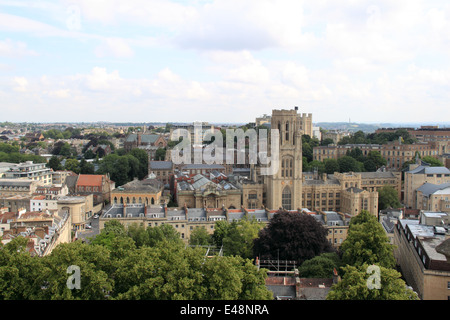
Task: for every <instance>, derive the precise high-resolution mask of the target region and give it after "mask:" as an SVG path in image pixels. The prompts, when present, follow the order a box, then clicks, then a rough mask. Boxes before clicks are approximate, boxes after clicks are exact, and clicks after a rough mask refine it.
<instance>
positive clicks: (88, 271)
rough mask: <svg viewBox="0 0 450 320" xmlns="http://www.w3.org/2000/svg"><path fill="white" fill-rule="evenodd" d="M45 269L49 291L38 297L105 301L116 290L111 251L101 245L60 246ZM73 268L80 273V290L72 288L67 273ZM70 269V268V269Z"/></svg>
mask: <svg viewBox="0 0 450 320" xmlns="http://www.w3.org/2000/svg"><path fill="white" fill-rule="evenodd" d="M43 260H44V261H43V264H44V268H43V269H42V270H41V272H42V273H43V275H42V276H41V279H42V280H43V281H44V284H45V289H44V290H41V293H40V294H39V295H38V296H37V297H36V298H39V299H45V300H50V299H53V300H73V299H75V300H104V299H105V296H106V294H107V293H108V292H109V291H111V290H112V288H113V279H112V278H111V277H109V271H110V268H111V266H110V258H109V250H108V249H107V248H105V247H103V246H99V245H88V244H86V243H82V242H81V241H79V240H78V241H75V242H71V243H62V244H59V245H58V246H57V247H56V248H55V249H54V250H53V251H52V253H51V254H50V255H49V256H45V257H44V259H43ZM70 266H76V267H78V268H79V271H80V287H79V288H73V289H71V288H69V287H68V286H67V280H68V278H69V275H68V273H67V271H68V268H69V267H70ZM69 270H70V269H69Z"/></svg>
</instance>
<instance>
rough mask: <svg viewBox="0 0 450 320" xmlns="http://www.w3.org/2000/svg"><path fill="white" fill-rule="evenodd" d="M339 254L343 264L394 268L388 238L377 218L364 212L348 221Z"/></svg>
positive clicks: (391, 249) (392, 254)
mask: <svg viewBox="0 0 450 320" xmlns="http://www.w3.org/2000/svg"><path fill="white" fill-rule="evenodd" d="M341 252H342V262H343V264H348V265H352V266H361V265H363V264H377V265H380V266H383V267H386V268H393V267H394V266H395V259H394V253H393V246H392V245H391V244H390V243H389V238H388V237H387V236H386V233H385V232H384V229H383V227H382V226H381V224H380V223H379V222H378V221H377V218H376V217H375V216H374V215H371V214H370V213H369V212H368V211H366V210H362V211H361V213H360V214H359V215H358V216H356V217H354V218H352V219H351V220H350V225H349V228H348V233H347V238H346V239H345V240H344V241H343V242H342V245H341Z"/></svg>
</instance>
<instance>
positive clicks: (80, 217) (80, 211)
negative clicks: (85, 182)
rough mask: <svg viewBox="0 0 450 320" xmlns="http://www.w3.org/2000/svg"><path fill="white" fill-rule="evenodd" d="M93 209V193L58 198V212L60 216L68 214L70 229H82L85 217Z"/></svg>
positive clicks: (87, 216) (88, 216)
mask: <svg viewBox="0 0 450 320" xmlns="http://www.w3.org/2000/svg"><path fill="white" fill-rule="evenodd" d="M93 211H94V199H93V195H87V196H64V197H60V198H58V214H59V215H60V216H65V215H66V214H68V215H69V217H70V221H71V223H72V229H73V230H75V231H83V230H84V229H85V225H86V222H87V219H88V218H90V217H91V216H92V214H93Z"/></svg>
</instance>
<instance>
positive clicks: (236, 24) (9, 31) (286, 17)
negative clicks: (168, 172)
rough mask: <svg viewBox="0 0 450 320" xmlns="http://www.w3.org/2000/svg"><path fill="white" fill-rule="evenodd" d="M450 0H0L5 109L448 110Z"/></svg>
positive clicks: (89, 113)
mask: <svg viewBox="0 0 450 320" xmlns="http://www.w3.org/2000/svg"><path fill="white" fill-rule="evenodd" d="M449 57H450V2H449V1H445V0H444V1H430V0H427V1H422V0H395V1H392V0H379V1H366V0H358V1H356V0H340V1H336V0H315V1H307V0H277V1H275V0H208V1H207V0H192V1H181V0H178V1H175V0H172V1H170V0H127V1H119V0H78V1H75V0H53V1H50V0H21V1H13V0H0V122H1V121H12V122H97V121H107V122H193V121H206V122H211V123H224V122H230V123H247V122H252V121H255V118H256V117H259V116H262V115H263V114H270V113H271V112H272V109H293V108H294V107H295V106H298V107H299V112H301V113H312V116H313V122H340V121H343V122H348V121H351V122H364V123H380V122H382V123H408V122H428V123H429V122H431V123H433V122H436V123H437V122H443V121H450V103H449V102H450V59H449Z"/></svg>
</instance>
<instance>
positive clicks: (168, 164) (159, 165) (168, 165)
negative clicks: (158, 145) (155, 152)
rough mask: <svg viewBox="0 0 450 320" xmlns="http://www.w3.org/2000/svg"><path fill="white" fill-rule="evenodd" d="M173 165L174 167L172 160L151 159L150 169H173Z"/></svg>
mask: <svg viewBox="0 0 450 320" xmlns="http://www.w3.org/2000/svg"><path fill="white" fill-rule="evenodd" d="M172 167H173V163H172V161H150V169H155V170H171V169H172Z"/></svg>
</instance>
